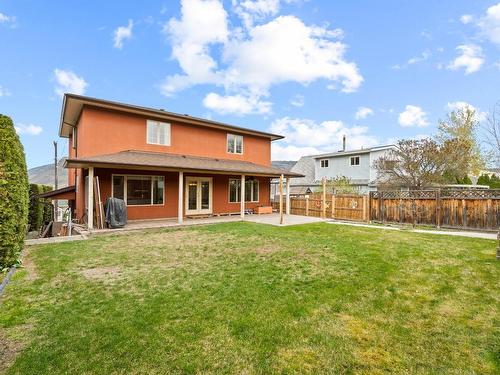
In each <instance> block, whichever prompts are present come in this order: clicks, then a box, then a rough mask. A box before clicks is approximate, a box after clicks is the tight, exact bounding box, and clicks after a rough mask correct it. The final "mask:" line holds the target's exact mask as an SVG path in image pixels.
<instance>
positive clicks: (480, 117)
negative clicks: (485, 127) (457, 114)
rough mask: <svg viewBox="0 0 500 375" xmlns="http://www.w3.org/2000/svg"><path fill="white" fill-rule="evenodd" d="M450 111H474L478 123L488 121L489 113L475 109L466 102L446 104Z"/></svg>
mask: <svg viewBox="0 0 500 375" xmlns="http://www.w3.org/2000/svg"><path fill="white" fill-rule="evenodd" d="M445 108H446V109H447V110H448V111H457V110H464V109H467V108H469V109H471V110H472V111H475V112H476V119H477V120H478V121H484V120H486V117H487V115H488V114H487V113H486V112H482V111H481V110H480V109H479V108H476V107H474V106H473V105H472V104H470V103H467V102H464V101H457V102H449V103H448V104H446V107H445Z"/></svg>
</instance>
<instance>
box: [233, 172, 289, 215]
mask: <svg viewBox="0 0 500 375" xmlns="http://www.w3.org/2000/svg"><path fill="white" fill-rule="evenodd" d="M240 188H241V189H240V216H241V219H242V220H243V219H245V175H244V174H242V175H241V187H240ZM280 211H281V198H280Z"/></svg>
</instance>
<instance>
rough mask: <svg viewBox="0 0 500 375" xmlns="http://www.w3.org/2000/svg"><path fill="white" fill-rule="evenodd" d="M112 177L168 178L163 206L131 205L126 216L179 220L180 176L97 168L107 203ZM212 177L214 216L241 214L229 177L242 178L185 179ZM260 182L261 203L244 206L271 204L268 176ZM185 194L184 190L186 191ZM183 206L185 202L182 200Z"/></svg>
mask: <svg viewBox="0 0 500 375" xmlns="http://www.w3.org/2000/svg"><path fill="white" fill-rule="evenodd" d="M113 174H127V175H133V174H137V175H160V176H164V177H165V197H164V198H165V199H164V204H163V205H155V206H128V207H127V214H128V218H129V220H137V219H155V218H173V217H177V207H178V194H179V190H178V189H179V180H178V173H175V172H153V171H144V172H141V171H131V170H120V169H98V168H96V169H95V170H94V175H95V176H99V183H100V188H101V200H102V202H103V203H104V202H105V201H106V199H107V198H108V197H110V196H111V176H112V175H113ZM85 175H86V172H84V173H83V177H82V179H81V180H80V181H79V182H80V183H79V185H78V188H77V210H76V217H77V218H81V217H82V216H83V215H84V213H85V208H84V207H85V178H84V176H85ZM188 176H198V177H212V179H213V180H212V181H213V188H212V191H213V197H212V209H213V213H214V214H217V213H227V212H239V211H240V203H230V202H229V178H233V177H234V178H241V177H240V176H226V175H218V174H213V175H208V174H203V175H201V174H191V173H184V177H188ZM258 180H259V201H258V202H251V203H250V202H248V203H245V207H246V208H255V207H257V206H263V205H264V206H265V205H269V204H270V199H269V183H270V179H269V178H267V177H258ZM184 193H185V191H184ZM183 204H184V200H183Z"/></svg>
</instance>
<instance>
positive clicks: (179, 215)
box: [177, 171, 184, 224]
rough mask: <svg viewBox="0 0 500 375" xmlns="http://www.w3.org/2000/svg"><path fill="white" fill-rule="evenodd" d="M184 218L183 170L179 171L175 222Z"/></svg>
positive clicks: (180, 222)
mask: <svg viewBox="0 0 500 375" xmlns="http://www.w3.org/2000/svg"><path fill="white" fill-rule="evenodd" d="M183 220H184V172H181V171H179V195H178V198H177V222H178V223H179V224H182V222H183Z"/></svg>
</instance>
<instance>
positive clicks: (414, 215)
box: [411, 195, 417, 228]
mask: <svg viewBox="0 0 500 375" xmlns="http://www.w3.org/2000/svg"><path fill="white" fill-rule="evenodd" d="M411 212H412V221H413V224H412V225H413V228H415V227H416V226H417V202H416V200H415V195H413V203H412V205H411Z"/></svg>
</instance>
